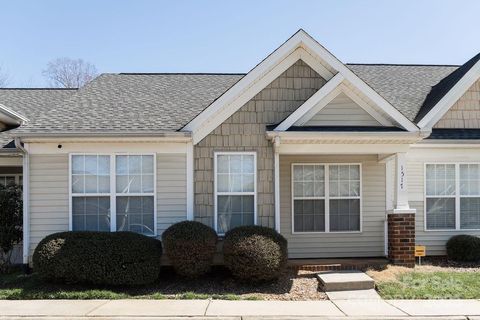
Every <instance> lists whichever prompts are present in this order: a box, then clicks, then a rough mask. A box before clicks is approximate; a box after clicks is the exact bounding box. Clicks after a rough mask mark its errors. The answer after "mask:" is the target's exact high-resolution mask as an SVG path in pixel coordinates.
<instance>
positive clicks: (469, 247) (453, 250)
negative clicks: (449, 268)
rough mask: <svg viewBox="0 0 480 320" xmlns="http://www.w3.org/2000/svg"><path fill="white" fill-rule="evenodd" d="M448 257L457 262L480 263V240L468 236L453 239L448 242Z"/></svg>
mask: <svg viewBox="0 0 480 320" xmlns="http://www.w3.org/2000/svg"><path fill="white" fill-rule="evenodd" d="M447 256H448V258H449V259H452V260H455V261H465V262H473V261H480V238H479V237H475V236H470V235H466V234H463V235H458V236H453V237H451V238H450V239H449V240H448V242H447Z"/></svg>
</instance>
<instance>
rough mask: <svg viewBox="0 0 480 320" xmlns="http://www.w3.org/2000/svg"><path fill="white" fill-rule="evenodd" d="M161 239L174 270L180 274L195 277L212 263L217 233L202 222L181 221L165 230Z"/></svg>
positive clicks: (205, 270)
mask: <svg viewBox="0 0 480 320" xmlns="http://www.w3.org/2000/svg"><path fill="white" fill-rule="evenodd" d="M162 241H163V245H164V247H165V254H166V255H167V257H168V259H169V260H170V262H171V264H172V266H173V268H174V269H175V271H176V272H177V273H178V274H180V275H182V276H186V277H197V276H199V275H202V274H204V273H206V272H207V271H208V270H209V269H210V267H211V265H212V260H213V256H214V254H215V251H216V244H217V233H216V232H215V230H213V229H212V228H210V227H208V226H206V225H204V224H203V223H200V222H195V221H183V222H179V223H176V224H174V225H172V226H170V227H169V228H168V229H167V230H165V232H164V233H163V235H162Z"/></svg>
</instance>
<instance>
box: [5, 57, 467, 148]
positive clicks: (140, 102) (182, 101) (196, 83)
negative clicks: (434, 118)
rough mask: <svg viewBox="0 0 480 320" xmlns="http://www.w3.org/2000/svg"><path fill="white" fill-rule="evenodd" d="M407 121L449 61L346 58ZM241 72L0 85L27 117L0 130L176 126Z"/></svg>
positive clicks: (448, 69) (120, 130)
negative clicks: (50, 85) (55, 86)
mask: <svg viewBox="0 0 480 320" xmlns="http://www.w3.org/2000/svg"><path fill="white" fill-rule="evenodd" d="M347 66H348V67H349V68H350V69H351V70H352V71H353V72H354V73H355V74H357V75H358V76H359V77H360V78H362V79H363V80H364V81H365V82H366V83H367V84H368V85H370V86H371V87H372V88H373V89H374V90H375V91H377V92H378V93H379V94H380V95H381V96H383V97H384V98H385V99H386V100H387V101H389V102H390V103H391V104H392V105H393V106H394V107H396V108H397V109H398V110H399V111H400V112H402V113H403V114H404V115H405V116H406V117H407V118H409V119H410V120H412V121H413V120H414V119H415V117H416V116H417V114H418V112H419V110H420V109H421V107H422V105H423V104H424V102H425V99H426V97H427V96H428V94H429V93H430V92H431V89H432V87H434V86H435V85H437V84H438V83H439V82H440V81H441V80H442V79H444V78H445V77H447V76H448V75H449V74H451V73H452V72H453V71H455V70H456V69H457V68H458V67H457V66H428V65H427V66H425V65H382V64H372V65H369V64H348V65H347ZM243 76H244V75H243V74H153V73H152V74H132V73H126V74H122V73H121V74H102V75H100V76H99V77H98V78H97V79H95V80H94V81H92V82H91V83H89V84H88V85H86V86H85V87H83V88H81V89H79V90H33V89H30V90H18V89H0V103H2V104H4V105H6V106H7V107H9V108H11V109H12V110H14V111H16V112H18V113H20V114H22V115H24V116H25V117H27V118H28V119H29V122H28V123H27V124H25V125H23V126H21V127H19V128H16V129H13V130H10V131H7V132H4V133H0V143H2V142H4V143H5V142H8V141H10V140H11V137H12V136H13V135H15V134H20V135H22V134H49V133H57V134H64V133H68V134H72V133H78V134H130V133H136V134H142V133H143V134H152V133H165V132H172V131H178V130H180V129H181V128H182V127H183V126H185V125H186V124H187V123H188V122H190V121H191V120H192V119H193V118H195V116H197V115H198V114H199V113H200V112H201V111H202V110H204V109H205V108H206V107H208V106H209V105H210V104H211V103H212V102H213V101H215V99H217V98H218V97H219V96H221V94H222V93H224V92H225V91H226V90H228V89H229V88H230V87H231V86H232V85H234V84H235V83H236V82H237V81H238V80H240V79H241V78H242V77H243Z"/></svg>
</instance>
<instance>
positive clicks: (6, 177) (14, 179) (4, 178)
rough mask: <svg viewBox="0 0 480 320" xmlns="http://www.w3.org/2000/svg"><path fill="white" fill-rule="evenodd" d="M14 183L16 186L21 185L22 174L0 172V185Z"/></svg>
mask: <svg viewBox="0 0 480 320" xmlns="http://www.w3.org/2000/svg"><path fill="white" fill-rule="evenodd" d="M11 184H16V185H18V186H21V185H23V176H22V174H0V185H2V186H8V185H11Z"/></svg>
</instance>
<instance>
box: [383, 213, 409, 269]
mask: <svg viewBox="0 0 480 320" xmlns="http://www.w3.org/2000/svg"><path fill="white" fill-rule="evenodd" d="M387 216H388V258H389V259H390V261H391V262H392V263H393V264H395V265H399V266H404V267H408V268H413V267H414V266H415V213H389V214H388V215H387Z"/></svg>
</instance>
